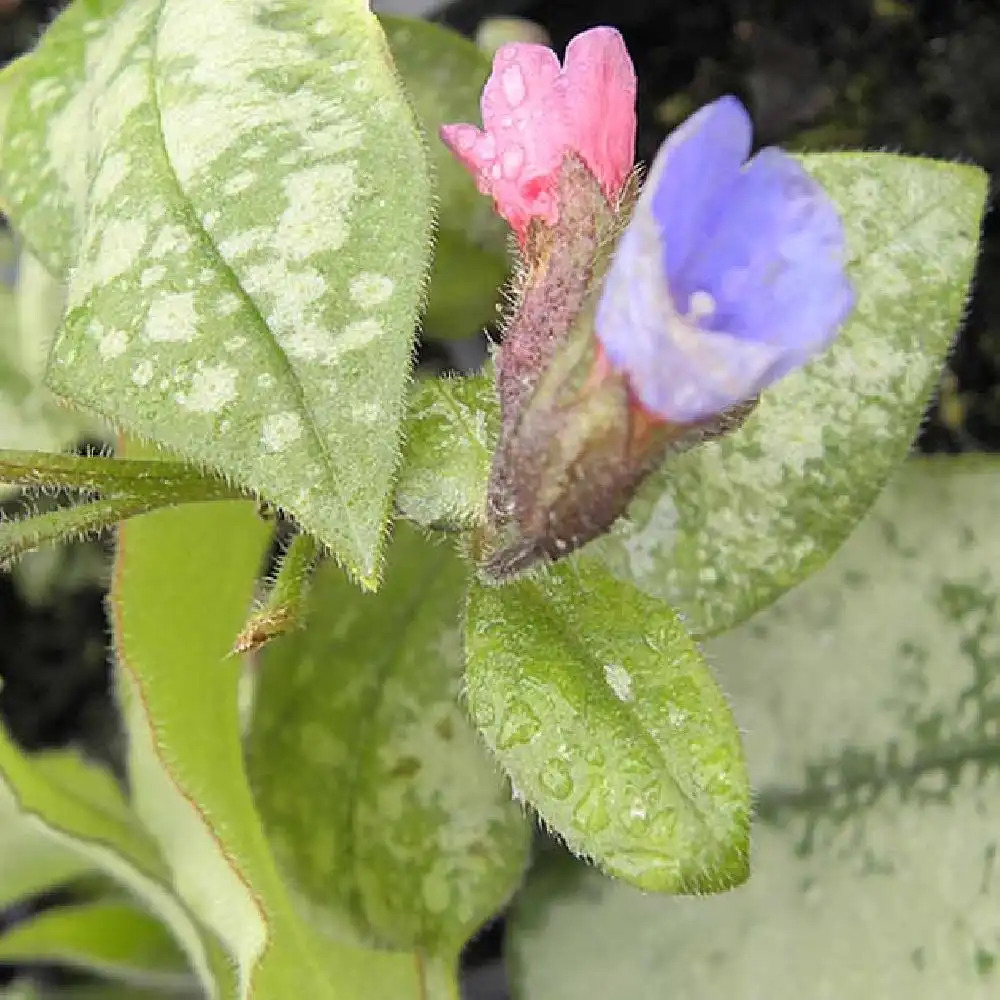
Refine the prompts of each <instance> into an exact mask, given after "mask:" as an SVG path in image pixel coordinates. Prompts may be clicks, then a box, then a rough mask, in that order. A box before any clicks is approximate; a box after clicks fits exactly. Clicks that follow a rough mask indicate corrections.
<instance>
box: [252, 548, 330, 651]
mask: <svg viewBox="0 0 1000 1000" xmlns="http://www.w3.org/2000/svg"><path fill="white" fill-rule="evenodd" d="M321 551H322V546H321V545H320V543H319V542H318V541H317V540H316V539H315V538H313V536H312V535H309V534H306V533H305V532H300V533H299V534H297V535H296V536H295V537H294V538H293V539H292V540H291V542H289V545H288V548H287V549H286V551H285V554H284V556H282V559H281V565H280V566H279V567H278V572H277V574H276V576H275V578H274V583H273V584H272V585H271V590H270V592H269V593H268V595H267V600H266V601H265V602H264V605H263V607H261V608H260V609H259V610H257V611H255V612H254V614H252V615H251V616H250V619H249V621H247V623H246V625H245V626H244V627H243V631H242V632H240V634H239V635H238V636H237V637H236V642H235V643H233V652H234V653H249V652H252V651H253V650H256V649H260V647H261V646H263V645H265V643H268V642H270V641H271V640H272V639H276V638H277V637H278V636H279V635H284V634H285V633H286V632H289V631H291V630H292V629H293V628H295V627H296V626H297V625H299V624H301V622H302V621H303V620H304V618H305V606H306V598H307V596H308V594H309V582H310V580H311V578H312V568H313V565H314V564H315V562H316V559H317V558H318V557H319V554H320V552H321Z"/></svg>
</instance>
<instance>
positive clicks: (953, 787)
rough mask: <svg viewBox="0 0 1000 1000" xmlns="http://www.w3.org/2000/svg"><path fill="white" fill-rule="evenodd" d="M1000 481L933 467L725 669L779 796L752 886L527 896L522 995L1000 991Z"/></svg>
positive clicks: (734, 649) (575, 882)
mask: <svg viewBox="0 0 1000 1000" xmlns="http://www.w3.org/2000/svg"><path fill="white" fill-rule="evenodd" d="M998 502H1000V465H997V464H996V463H995V462H994V461H993V460H992V459H979V460H970V459H947V458H943V459H936V460H933V461H928V460H914V461H913V462H912V463H911V464H909V465H907V466H905V467H904V468H903V470H902V474H901V475H899V477H898V478H897V479H896V480H894V482H893V483H892V484H891V485H890V486H889V488H888V489H887V490H886V491H885V493H884V494H883V496H882V497H881V498H880V500H879V502H878V504H877V505H876V506H875V508H874V509H873V511H872V513H871V514H870V516H869V518H868V519H867V520H866V521H865V522H864V523H863V524H862V526H861V527H860V528H859V529H858V531H857V533H856V534H855V535H854V536H853V537H852V538H851V539H850V540H849V541H848V542H847V544H846V545H845V546H844V547H843V549H842V550H841V551H840V552H839V553H838V554H837V556H836V557H835V558H834V559H833V561H832V562H831V563H830V565H829V566H828V567H827V568H826V569H824V570H823V571H822V572H821V573H819V574H817V575H816V576H815V577H813V578H812V579H810V580H808V581H807V582H805V583H804V584H802V586H801V587H798V588H796V590H795V591H793V592H792V593H790V594H787V595H786V596H785V597H783V598H782V599H781V600H780V601H779V602H777V603H776V604H775V605H774V606H773V607H772V608H770V609H769V610H768V611H766V612H764V613H762V614H761V615H760V616H758V617H757V618H755V619H754V621H753V622H750V623H748V624H746V625H744V626H743V627H741V628H739V629H736V630H734V631H733V632H731V633H729V634H727V635H726V636H723V637H720V638H719V639H716V640H714V641H713V642H712V643H711V644H710V645H709V647H708V654H709V656H710V657H711V659H712V661H713V663H715V664H716V665H717V666H718V668H719V671H720V673H721V675H722V678H723V681H724V683H725V685H726V688H727V690H728V691H729V692H730V694H731V696H732V699H733V704H734V709H735V711H736V715H737V718H738V720H739V722H740V724H741V726H742V727H743V729H744V731H745V733H746V744H747V753H748V757H749V762H750V773H751V777H752V779H753V782H754V785H755V786H756V787H757V789H758V795H757V818H756V820H755V826H754V869H753V877H752V878H751V879H750V881H749V883H748V884H747V885H746V886H745V887H743V888H741V889H739V890H738V891H736V892H733V893H729V894H727V895H725V896H720V897H717V898H714V899H700V900H690V901H681V900H664V899H656V898H652V897H648V896H641V895H640V894H639V893H636V892H634V891H632V890H630V889H629V888H628V887H625V886H621V885H615V884H613V883H612V882H610V881H609V880H607V879H598V878H594V877H591V876H590V875H589V874H585V873H582V872H579V873H577V874H576V875H570V876H569V878H568V880H567V878H566V873H565V872H563V873H562V875H561V876H557V877H555V878H554V879H549V878H547V879H543V880H541V881H539V882H536V883H534V887H533V888H532V889H530V890H529V898H527V899H525V901H524V903H523V906H522V907H521V910H520V913H519V914H518V916H517V918H516V920H515V929H514V931H513V933H512V937H511V940H512V944H513V949H514V953H515V961H514V966H515V970H516V979H517V981H518V982H517V989H516V990H515V995H516V996H518V997H519V998H521V1000H570V998H572V1000H592V998H593V1000H597V998H603V997H606V996H608V995H612V994H614V995H619V994H620V995H624V996H628V997H634V998H636V1000H659V998H660V997H663V996H671V997H683V998H684V1000H717V998H719V997H728V998H731V1000H751V998H758V997H764V996H766V997H769V998H773V1000H792V998H796V1000H797V998H800V997H820V996H822V997H831V998H841V997H844V998H848V997H851V998H855V997H857V998H864V1000H867V998H872V1000H875V998H878V1000H940V998H943V997H962V998H968V1000H988V998H992V997H995V996H996V995H997V993H998V991H1000V918H998V913H1000V906H998V900H1000V884H998V881H997V855H998V851H997V830H998V827H1000V805H998V803H1000V772H998V766H997V762H998V755H997V740H998V737H1000V696H998V694H997V692H998V690H1000V687H998V684H1000V654H998V650H1000V570H998V567H1000V535H998V533H997V531H996V515H995V512H996V508H997V504H998Z"/></svg>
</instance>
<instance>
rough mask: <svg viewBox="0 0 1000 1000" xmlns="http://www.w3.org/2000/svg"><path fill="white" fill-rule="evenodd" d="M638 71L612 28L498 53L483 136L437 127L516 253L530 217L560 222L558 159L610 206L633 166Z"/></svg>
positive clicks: (463, 128) (464, 128)
mask: <svg viewBox="0 0 1000 1000" xmlns="http://www.w3.org/2000/svg"><path fill="white" fill-rule="evenodd" d="M635 91H636V82H635V71H634V70H633V68H632V60H631V59H630V58H629V54H628V51H627V50H626V48H625V43H624V41H623V40H622V37H621V35H620V34H619V33H618V32H617V31H616V30H615V29H614V28H607V27H600V28H591V29H590V30H589V31H584V32H583V33H582V34H579V35H577V36H576V37H575V38H574V39H573V40H572V41H571V42H570V43H569V45H568V46H567V47H566V60H565V65H564V66H562V67H560V66H559V60H558V58H557V57H556V54H555V53H554V52H553V51H552V50H551V49H549V48H546V47H545V46H544V45H527V44H524V43H521V42H514V43H511V44H509V45H504V46H502V47H501V48H500V49H498V50H497V53H496V56H495V57H494V60H493V72H492V73H491V74H490V78H489V80H488V81H487V82H486V86H485V87H484V88H483V97H482V112H483V127H484V131H482V132H481V131H480V130H479V129H478V128H476V127H475V126H474V125H443V126H441V138H442V139H443V140H444V142H445V143H446V144H447V145H448V147H449V148H450V149H451V151H452V152H453V153H454V154H455V156H456V157H458V159H459V160H460V161H461V162H462V163H463V164H464V165H465V166H466V167H467V168H468V169H469V171H470V172H471V173H472V174H473V175H474V176H475V178H476V183H477V185H478V186H479V190H480V191H482V193H483V194H486V195H490V196H492V198H493V201H494V202H495V204H496V208H497V212H499V213H500V215H502V216H503V217H504V218H505V219H506V220H507V221H508V222H509V223H510V226H511V228H512V229H513V230H514V233H515V234H516V235H517V238H518V240H519V241H520V242H521V244H522V245H523V244H524V241H525V238H526V235H527V228H528V224H529V223H530V221H531V220H532V219H534V218H538V219H541V220H542V221H543V222H544V223H545V224H546V225H549V226H552V225H554V224H555V223H556V222H557V221H558V218H559V205H558V199H557V196H556V194H557V185H558V179H559V172H560V170H561V168H562V164H563V159H564V157H565V156H566V154H567V153H575V154H576V155H578V156H579V157H580V158H581V159H582V160H583V162H584V163H585V164H586V165H587V167H588V168H589V170H590V171H591V173H592V174H593V175H594V176H595V177H596V178H597V180H598V182H599V183H600V185H601V188H602V190H603V191H604V194H605V196H606V197H607V199H608V201H609V202H611V203H613V202H614V201H615V199H616V198H617V196H618V193H619V192H620V190H621V188H622V185H623V184H624V183H625V180H626V178H627V177H628V175H629V173H630V172H631V170H632V164H633V161H634V159H635Z"/></svg>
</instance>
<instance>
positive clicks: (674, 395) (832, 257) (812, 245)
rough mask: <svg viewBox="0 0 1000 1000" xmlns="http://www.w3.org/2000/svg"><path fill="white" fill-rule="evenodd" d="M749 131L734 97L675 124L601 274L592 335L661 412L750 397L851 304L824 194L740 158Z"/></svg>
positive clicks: (796, 167)
mask: <svg viewBox="0 0 1000 1000" xmlns="http://www.w3.org/2000/svg"><path fill="white" fill-rule="evenodd" d="M751 134H752V130H751V123H750V118H749V116H748V115H747V112H746V110H745V109H744V107H743V105H742V104H741V103H740V102H739V101H738V100H737V99H736V98H734V97H723V98H720V99H719V100H717V101H715V102H713V103H712V104H709V105H707V106H706V107H704V108H702V109H701V110H700V111H699V112H697V113H696V114H695V115H693V116H692V117H691V118H689V119H688V120H687V121H686V122H685V123H684V124H683V125H681V126H680V127H679V128H678V129H676V130H675V131H674V132H673V133H672V134H671V135H670V136H669V138H668V139H667V140H666V142H665V143H664V144H663V146H662V147H661V149H660V152H659V153H658V154H657V156H656V159H655V161H654V163H653V167H652V170H651V171H650V175H649V178H648V180H647V181H646V183H645V185H644V187H643V191H642V194H641V196H640V198H639V201H638V204H637V206H636V209H635V213H634V215H633V217H632V221H631V222H630V223H629V225H628V227H627V228H626V229H625V232H624V233H623V234H622V236H621V239H620V240H619V243H618V245H617V247H616V249H615V254H614V258H613V260H612V263H611V267H610V269H609V271H608V274H607V276H606V278H605V284H604V288H603V291H602V294H601V297H600V300H599V303H598V306H597V312H596V318H595V332H596V335H597V338H598V340H599V341H600V343H601V346H602V347H603V350H604V353H605V356H606V358H607V360H608V362H609V363H610V365H611V367H612V368H613V369H615V370H617V371H619V372H622V373H624V374H625V375H626V376H627V379H628V382H629V386H630V388H631V390H632V392H633V394H634V396H635V399H636V401H637V402H638V403H639V405H640V406H641V407H642V408H643V409H645V410H646V411H647V412H648V414H649V415H651V416H653V417H655V418H659V419H661V420H665V421H669V422H672V423H694V422H698V421H702V420H705V419H707V418H709V417H712V416H714V415H715V414H718V413H721V412H723V411H724V410H726V409H727V408H728V407H730V406H732V405H734V404H736V403H740V402H742V401H744V400H748V399H751V398H752V397H754V396H756V395H757V394H758V393H759V392H760V391H761V390H762V389H764V388H765V387H766V386H768V385H769V384H770V383H772V382H774V381H775V380H776V379H779V378H781V376H783V375H785V374H787V373H788V372H790V371H791V370H793V369H794V368H797V367H800V366H801V365H803V364H805V362H807V361H808V360H809V359H810V358H812V357H813V356H814V355H816V354H817V353H819V352H820V351H822V350H823V349H824V348H825V347H826V346H827V345H828V344H829V343H830V341H831V340H832V339H833V338H834V336H835V335H836V333H837V330H838V329H839V327H840V325H841V324H842V323H843V321H844V320H845V319H846V317H847V315H848V314H849V312H850V311H851V307H852V305H853V302H854V294H853V290H852V287H851V283H850V281H849V280H848V278H847V275H846V273H845V270H844V256H845V246H844V233H843V227H842V225H841V222H840V218H839V216H838V214H837V210H836V208H835V207H834V205H833V203H832V202H831V200H830V198H829V197H828V196H827V194H826V193H825V192H824V190H823V189H822V188H821V187H820V185H819V184H818V183H817V182H816V181H815V180H813V179H812V177H810V176H809V174H808V173H806V171H805V170H804V169H803V167H802V166H801V165H800V164H799V163H798V162H797V161H796V160H795V159H793V158H792V157H791V156H789V155H788V154H787V153H784V152H782V151H781V150H779V149H774V148H767V149H763V150H761V151H760V152H759V153H757V154H756V155H755V156H754V157H753V158H752V159H750V160H749V161H748V162H747V157H748V155H749V152H750V145H751Z"/></svg>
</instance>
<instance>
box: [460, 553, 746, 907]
mask: <svg viewBox="0 0 1000 1000" xmlns="http://www.w3.org/2000/svg"><path fill="white" fill-rule="evenodd" d="M466 657H467V661H468V663H467V672H466V679H467V686H468V700H469V708H470V711H471V712H472V716H473V719H474V720H475V722H476V723H477V724H478V725H479V727H480V728H481V730H482V732H483V734H484V736H485V738H486V742H487V743H488V744H489V746H490V747H491V748H492V749H493V750H494V752H495V753H496V755H497V757H498V759H499V760H500V762H501V763H502V764H503V766H504V768H505V769H506V770H507V771H508V773H509V774H510V775H511V779H512V780H513V782H514V785H515V787H516V789H517V790H518V792H519V794H521V795H522V796H524V798H526V799H527V800H528V801H529V802H530V803H531V804H532V805H534V806H535V808H536V809H537V810H538V812H539V813H540V815H541V817H542V819H544V820H545V822H546V823H547V824H549V826H551V827H552V828H553V829H555V830H556V831H557V832H558V833H559V835H560V836H561V837H563V838H564V839H565V841H566V843H567V844H569V846H570V847H571V848H572V849H573V850H574V851H576V852H578V853H580V854H586V855H588V856H590V857H591V858H593V859H594V860H595V861H596V862H597V864H598V865H599V866H600V867H601V868H603V869H604V870H605V871H607V872H609V873H611V874H613V875H617V876H620V877H622V878H625V879H627V880H628V881H631V882H634V883H635V884H636V885H639V886H641V887H642V888H644V889H653V890H658V891H664V892H711V891H716V890H720V889H723V888H726V887H728V886H731V885H734V884H736V883H739V882H741V881H743V879H745V878H746V876H747V871H748V867H747V866H748V847H749V845H748V832H749V831H748V827H749V812H750V792H749V787H748V784H747V776H746V770H745V765H744V761H743V751H742V748H741V746H740V738H739V734H738V732H737V731H736V727H735V724H734V722H733V718H732V715H731V713H730V710H729V707H728V705H727V703H726V700H725V697H724V696H723V694H722V692H721V691H720V689H719V687H718V686H717V685H716V683H715V681H714V679H713V678H712V674H711V672H710V671H709V669H708V666H707V665H706V663H705V661H704V660H703V659H702V657H701V654H700V653H699V651H698V649H697V647H696V646H695V645H694V643H693V642H692V641H691V639H690V638H689V637H688V635H687V633H686V632H685V631H684V629H683V627H682V626H681V624H680V622H679V620H678V618H677V616H676V615H675V614H674V612H673V611H672V610H671V609H670V608H669V607H668V606H667V605H665V604H663V603H661V602H660V601H656V600H654V599H652V598H650V597H647V596H646V595H645V594H642V593H641V592H640V591H638V590H636V589H635V588H634V587H631V586H630V585H628V584H626V583H622V582H620V581H618V580H616V579H614V578H613V577H611V576H610V575H609V574H608V573H607V572H606V571H605V570H603V569H601V568H600V567H599V566H596V565H594V564H593V563H588V562H584V561H580V562H579V563H576V562H575V561H571V562H567V563H559V564H557V565H556V566H555V567H553V569H552V570H551V572H549V573H548V574H546V575H544V576H538V577H533V578H526V579H522V580H518V581H516V582H514V583H511V584H509V585H506V586H503V587H492V586H486V585H483V584H481V583H478V582H473V584H472V586H471V591H470V594H469V601H468V610H467V623H466Z"/></svg>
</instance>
